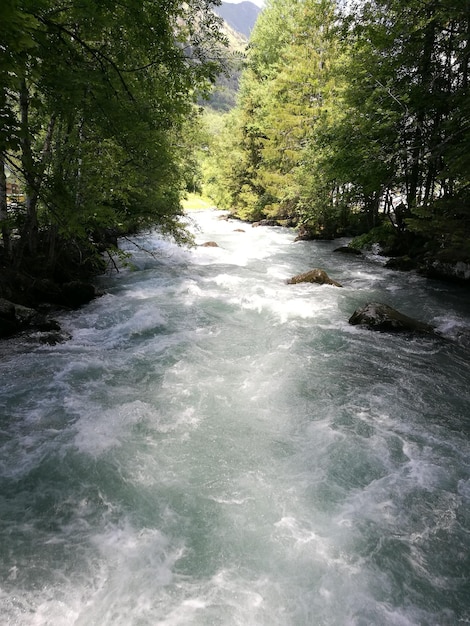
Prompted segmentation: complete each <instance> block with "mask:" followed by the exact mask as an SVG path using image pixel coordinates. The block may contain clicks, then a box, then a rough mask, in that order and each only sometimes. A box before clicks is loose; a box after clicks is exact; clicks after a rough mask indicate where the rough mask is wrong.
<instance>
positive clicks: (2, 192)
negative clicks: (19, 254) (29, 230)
mask: <svg viewBox="0 0 470 626" xmlns="http://www.w3.org/2000/svg"><path fill="white" fill-rule="evenodd" d="M0 225H1V233H2V240H3V253H4V255H5V258H7V259H9V258H10V256H11V239H10V229H9V227H8V211H7V178H6V175H5V158H4V156H3V154H1V155H0Z"/></svg>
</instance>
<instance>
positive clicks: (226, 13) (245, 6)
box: [214, 0, 261, 39]
mask: <svg viewBox="0 0 470 626" xmlns="http://www.w3.org/2000/svg"><path fill="white" fill-rule="evenodd" d="M214 11H215V13H217V15H220V17H221V18H223V19H224V20H225V22H226V23H227V24H228V25H229V26H230V27H231V28H232V29H233V30H235V31H237V32H239V33H242V35H245V37H246V38H247V39H248V38H249V37H250V34H251V31H252V30H253V26H254V25H255V22H256V19H257V17H258V15H259V13H260V11H261V9H260V8H259V7H258V6H256V4H253V2H249V0H244V2H239V3H238V4H233V3H231V2H222V4H221V5H220V6H218V7H214Z"/></svg>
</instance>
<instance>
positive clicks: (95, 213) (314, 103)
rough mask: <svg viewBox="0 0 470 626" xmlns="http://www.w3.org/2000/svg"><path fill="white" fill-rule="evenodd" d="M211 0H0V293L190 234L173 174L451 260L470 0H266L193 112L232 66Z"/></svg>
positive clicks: (421, 257) (58, 294) (460, 203)
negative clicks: (232, 90) (141, 236)
mask: <svg viewBox="0 0 470 626" xmlns="http://www.w3.org/2000/svg"><path fill="white" fill-rule="evenodd" d="M214 4H217V3H214V2H210V1H209V0H189V2H184V3H183V2H180V1H179V0H159V1H157V2H137V0H123V1H120V2H117V1H115V0H105V1H103V2H100V3H96V2H93V1H92V0H85V1H83V2H80V3H76V2H72V3H67V4H64V3H62V2H61V1H60V0H4V1H3V2H2V3H1V7H0V42H1V46H0V115H1V120H2V124H1V127H0V230H1V247H0V263H1V274H2V278H1V281H0V297H3V298H7V299H9V298H11V299H14V300H15V301H16V302H19V303H20V304H26V305H30V304H32V303H34V302H35V301H38V300H39V301H46V302H56V303H64V302H61V300H63V297H62V296H63V294H62V291H61V286H63V285H65V284H68V283H69V282H70V281H73V280H78V279H82V278H88V277H90V276H93V275H95V274H97V273H99V272H102V271H103V269H104V267H105V264H106V259H108V262H111V263H112V262H113V255H112V254H111V253H114V252H115V251H116V245H117V238H118V237H119V236H120V235H126V234H129V233H132V232H137V231H139V230H142V229H145V228H148V227H157V228H158V229H160V231H161V232H162V233H163V234H166V235H168V236H170V237H173V238H174V239H176V240H177V241H178V242H180V243H187V242H188V241H189V236H188V233H187V232H186V230H185V228H184V225H183V222H182V219H181V218H182V215H183V210H182V205H181V200H182V198H184V195H185V193H186V192H187V191H188V190H189V191H193V190H197V191H200V192H202V193H203V194H204V195H205V196H206V197H209V198H210V199H211V202H213V203H214V204H215V205H216V206H217V207H219V208H223V209H228V210H230V211H231V212H232V214H233V215H235V216H236V217H238V218H240V219H243V220H247V221H251V222H255V221H259V220H268V221H273V223H277V224H282V225H287V226H293V227H296V228H297V229H298V232H299V237H301V238H335V237H339V236H343V235H344V236H351V237H355V239H354V240H353V242H352V245H353V246H357V247H362V246H365V245H367V244H368V243H371V242H379V243H380V244H381V245H382V246H383V250H384V251H385V253H386V254H388V255H390V256H394V257H395V258H396V263H397V266H399V267H402V268H405V267H415V266H416V265H417V264H418V265H419V266H420V267H421V268H425V269H426V271H427V272H428V274H430V275H432V273H433V271H434V272H435V273H436V274H437V275H439V271H440V269H442V268H443V267H445V266H446V264H447V265H448V264H449V263H450V264H453V265H454V267H455V265H456V264H459V263H460V264H461V266H462V264H463V266H464V267H467V266H466V265H465V264H466V263H467V262H468V261H470V244H469V241H470V239H469V234H470V233H469V231H470V186H469V182H470V98H469V94H468V90H469V63H470V60H469V59H470V0H370V1H361V2H357V3H355V4H351V3H344V2H340V1H339V0H338V1H337V2H335V1H334V0H268V3H267V5H266V7H265V8H264V10H263V11H262V13H261V14H260V16H259V18H258V20H257V23H256V26H255V29H254V31H253V33H252V36H251V39H250V43H249V45H248V47H247V50H246V53H245V58H244V60H243V70H242V72H241V79H240V88H239V92H238V96H237V101H236V106H235V107H234V108H232V109H231V110H230V111H229V112H224V113H223V114H221V113H219V114H215V113H211V114H210V115H209V114H206V115H205V116H204V115H201V111H202V108H203V106H202V105H204V102H206V100H205V98H208V97H209V94H210V92H211V89H212V88H213V85H214V83H215V82H216V80H217V78H218V77H221V76H223V75H225V76H226V80H229V81H230V71H229V70H230V68H229V64H228V62H227V58H228V57H229V55H230V51H228V50H227V37H226V36H225V35H224V32H223V30H222V27H221V26H222V20H221V19H220V18H219V17H217V16H216V14H215V13H214V11H213V8H214ZM234 56H235V63H236V64H238V66H239V64H240V53H239V52H238V53H237V54H235V55H234ZM207 119H211V123H210V125H208V124H207ZM214 120H216V121H214ZM464 274H465V272H464ZM458 277H460V278H466V277H467V276H466V274H465V276H464V275H459V276H458ZM86 298H87V296H85V299H86Z"/></svg>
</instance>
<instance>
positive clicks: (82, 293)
mask: <svg viewBox="0 0 470 626" xmlns="http://www.w3.org/2000/svg"><path fill="white" fill-rule="evenodd" d="M60 298H61V299H60V303H59V304H61V305H62V306H66V307H68V308H70V309H76V308H78V307H80V306H82V305H83V304H88V302H91V301H92V300H93V299H94V298H96V289H95V287H94V285H92V283H89V282H86V281H83V280H72V281H70V282H69V283H64V284H63V285H61V297H60Z"/></svg>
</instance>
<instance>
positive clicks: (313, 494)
mask: <svg viewBox="0 0 470 626" xmlns="http://www.w3.org/2000/svg"><path fill="white" fill-rule="evenodd" d="M191 219H192V222H193V225H192V228H193V229H195V232H196V239H197V242H198V243H202V242H205V241H208V240H213V241H216V242H217V243H218V245H219V247H196V248H194V249H191V250H184V249H180V248H177V247H176V246H174V245H172V244H170V243H168V242H164V241H162V240H161V239H160V238H159V237H158V236H157V235H156V234H151V235H148V236H145V237H140V238H138V243H139V245H140V246H143V247H144V248H147V249H150V250H152V251H153V252H154V257H152V256H149V255H148V254H147V253H145V252H144V251H142V250H139V249H138V248H136V247H135V246H133V245H132V244H130V243H126V247H127V248H128V250H129V252H130V254H131V256H132V259H131V260H132V263H131V265H130V266H129V267H127V268H125V269H123V270H122V271H121V272H120V273H119V274H118V275H114V276H111V277H108V278H103V279H101V280H100V283H101V286H102V287H103V288H104V289H105V290H106V294H105V295H103V296H102V297H100V298H99V299H97V300H96V301H94V302H92V303H91V304H89V305H88V306H86V307H84V308H82V309H81V310H79V311H75V312H70V313H64V314H63V315H62V316H61V318H60V321H61V324H62V325H63V327H64V328H65V329H67V330H68V331H69V332H70V334H71V335H72V338H71V339H70V340H69V341H67V342H65V343H63V344H60V345H56V346H43V345H39V344H34V343H27V342H26V340H22V339H18V338H16V339H12V340H8V341H5V342H3V345H2V346H1V348H0V350H1V354H2V357H1V360H0V380H1V388H0V407H1V411H0V556H1V558H0V622H1V623H2V624H6V625H8V626H9V625H15V626H17V625H19V626H44V625H48V626H49V625H50V626H71V625H74V626H156V625H159V626H209V625H213V626H346V625H350V626H369V625H373V626H392V625H393V626H411V625H416V626H426V625H429V626H446V625H449V626H453V625H458V624H469V623H470V580H469V577H470V550H469V548H470V440H469V432H470V427H469V426H470V358H469V351H468V347H469V342H468V340H465V337H468V336H469V334H470V303H469V302H468V291H465V290H464V289H463V288H461V287H453V286H450V285H445V284H443V283H439V282H432V281H428V280H426V279H425V278H422V277H419V276H417V275H416V274H414V273H397V272H392V271H390V270H387V269H385V268H384V267H383V265H382V264H381V263H380V262H379V261H378V260H377V259H375V260H371V259H364V258H355V257H352V258H351V257H349V256H345V255H341V254H338V253H334V252H333V250H334V248H335V247H337V246H338V245H339V243H338V242H297V243H294V233H293V232H291V231H289V230H287V229H281V228H271V227H259V228H252V227H251V226H249V225H240V224H239V223H236V222H233V221H230V220H229V221H223V220H220V219H219V214H217V213H216V212H210V211H209V212H200V213H194V214H192V218H191ZM240 228H241V229H242V230H243V231H244V232H237V230H236V229H240ZM313 267H320V268H323V269H325V270H326V271H327V272H328V273H329V275H330V276H331V277H332V278H334V279H335V280H338V281H339V282H341V283H342V284H343V288H342V289H341V288H337V287H334V286H318V285H309V284H299V285H288V284H286V279H288V278H289V277H291V276H293V275H294V274H297V273H300V272H303V271H306V270H308V269H311V268H313ZM370 300H379V301H384V302H386V303H388V304H390V305H392V306H394V307H395V308H397V309H399V310H400V311H402V312H403V313H406V314H408V315H411V316H414V317H417V318H419V319H421V320H423V321H426V322H429V323H432V324H435V325H437V326H438V328H439V330H440V331H441V332H442V333H443V335H444V338H442V339H436V338H431V337H409V336H398V335H391V334H382V333H374V332H371V331H368V330H365V329H362V328H359V327H353V326H350V325H349V324H348V318H349V316H350V315H351V314H352V312H353V311H354V309H355V308H356V307H357V306H359V305H362V304H364V303H365V302H368V301H370Z"/></svg>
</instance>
